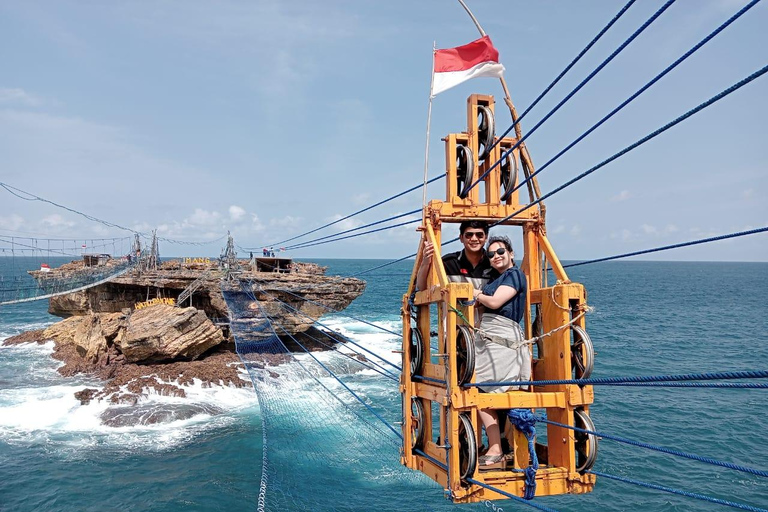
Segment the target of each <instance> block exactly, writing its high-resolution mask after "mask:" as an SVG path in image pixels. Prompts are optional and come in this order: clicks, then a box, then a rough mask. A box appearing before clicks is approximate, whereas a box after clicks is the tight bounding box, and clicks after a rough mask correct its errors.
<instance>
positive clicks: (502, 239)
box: [486, 235, 512, 251]
mask: <svg viewBox="0 0 768 512" xmlns="http://www.w3.org/2000/svg"><path fill="white" fill-rule="evenodd" d="M499 243H500V244H504V246H505V247H506V248H507V250H508V251H512V242H511V241H510V240H509V237H507V236H503V235H493V236H492V237H490V238H489V239H488V245H487V246H486V249H490V248H491V245H493V244H499Z"/></svg>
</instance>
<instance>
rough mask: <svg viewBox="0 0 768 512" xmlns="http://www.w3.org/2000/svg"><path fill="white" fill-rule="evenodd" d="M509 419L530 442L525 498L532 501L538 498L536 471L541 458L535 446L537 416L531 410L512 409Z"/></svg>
mask: <svg viewBox="0 0 768 512" xmlns="http://www.w3.org/2000/svg"><path fill="white" fill-rule="evenodd" d="M507 417H508V418H509V419H510V421H511V422H512V424H513V425H514V426H515V427H516V428H517V429H518V430H519V431H520V432H522V433H523V435H524V436H525V438H526V439H527V440H528V453H529V454H530V456H531V465H530V466H528V467H527V468H525V470H524V473H525V494H524V495H523V498H525V499H526V500H532V499H533V498H534V497H535V496H536V471H538V469H539V458H538V457H537V456H536V447H535V446H534V442H535V437H536V416H535V415H534V414H533V413H532V412H531V410H530V409H510V410H509V411H507Z"/></svg>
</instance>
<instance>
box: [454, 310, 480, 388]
mask: <svg viewBox="0 0 768 512" xmlns="http://www.w3.org/2000/svg"><path fill="white" fill-rule="evenodd" d="M474 374H475V338H474V336H473V334H472V330H471V329H470V328H469V327H467V326H466V325H460V326H458V331H457V332H456V380H457V382H458V384H459V386H461V385H462V384H466V383H467V382H469V381H470V380H471V379H472V375H474Z"/></svg>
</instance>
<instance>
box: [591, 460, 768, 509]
mask: <svg viewBox="0 0 768 512" xmlns="http://www.w3.org/2000/svg"><path fill="white" fill-rule="evenodd" d="M587 473H592V474H594V475H597V476H599V477H603V478H609V479H611V480H618V481H619V482H624V483H627V484H633V485H639V486H641V487H646V488H648V489H656V490H657V491H664V492H669V493H672V494H679V495H680V496H685V497H687V498H694V499H697V500H703V501H708V502H710V503H717V504H718V505H725V506H727V507H733V508H740V509H742V510H751V511H752V512H768V510H766V509H764V508H758V507H753V506H750V505H742V504H741V503H735V502H733V501H728V500H722V499H720V498H713V497H711V496H706V495H704V494H698V493H695V492H688V491H682V490H679V489H673V488H671V487H665V486H663V485H657V484H651V483H648V482H642V481H640V480H634V479H632V478H626V477H623V476H617V475H609V474H607V473H603V472H601V471H595V470H590V471H587Z"/></svg>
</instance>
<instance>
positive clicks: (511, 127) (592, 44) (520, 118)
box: [489, 0, 635, 151]
mask: <svg viewBox="0 0 768 512" xmlns="http://www.w3.org/2000/svg"><path fill="white" fill-rule="evenodd" d="M633 3H635V0H629V2H627V4H626V5H625V6H624V7H622V8H621V10H620V11H619V12H618V14H616V16H614V17H613V19H612V20H611V21H610V22H609V23H608V24H607V25H606V26H605V27H603V29H602V30H601V31H600V32H599V33H598V34H597V35H596V36H595V38H594V39H592V41H590V42H589V44H588V45H587V46H585V47H584V49H583V50H581V52H580V53H579V54H578V55H577V56H576V58H575V59H573V60H572V61H571V63H570V64H568V65H567V66H566V67H565V69H564V70H563V71H562V72H561V73H560V74H559V75H558V76H557V78H555V79H554V80H552V83H551V84H549V85H548V86H547V88H546V89H544V91H543V92H542V93H541V94H539V97H538V98H536V99H535V100H533V103H531V104H530V106H529V107H528V108H527V109H525V112H523V113H522V114H521V115H520V117H518V118H517V121H515V122H514V123H512V124H511V125H510V127H509V128H507V129H506V131H505V132H504V133H502V134H501V136H500V137H498V138H497V139H496V140H495V141H494V143H493V144H492V145H491V147H490V148H489V151H490V150H491V149H493V148H495V147H496V146H497V145H498V144H499V142H501V140H502V139H503V138H504V137H506V136H507V135H508V134H509V132H511V131H512V130H513V129H514V127H515V126H517V125H518V124H520V121H522V120H523V118H524V117H525V116H526V114H528V112H530V111H531V110H532V109H533V107H535V106H536V104H538V103H539V101H541V99H542V98H543V97H544V96H545V95H546V94H547V93H548V92H549V91H550V90H552V88H553V87H554V86H555V85H556V84H557V83H558V82H559V81H560V79H561V78H563V77H564V76H565V74H566V73H567V72H568V71H570V70H571V68H572V67H573V66H574V65H575V64H576V63H577V62H579V60H581V58H582V57H583V56H584V54H586V53H587V52H588V51H589V49H590V48H592V46H594V44H595V43H596V42H597V41H598V40H599V39H600V38H601V37H603V34H605V33H606V32H608V29H609V28H611V27H612V26H613V24H614V23H616V22H617V21H618V19H619V18H621V16H622V15H623V14H624V13H625V12H626V11H627V9H629V8H630V6H631V5H632V4H633Z"/></svg>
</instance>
